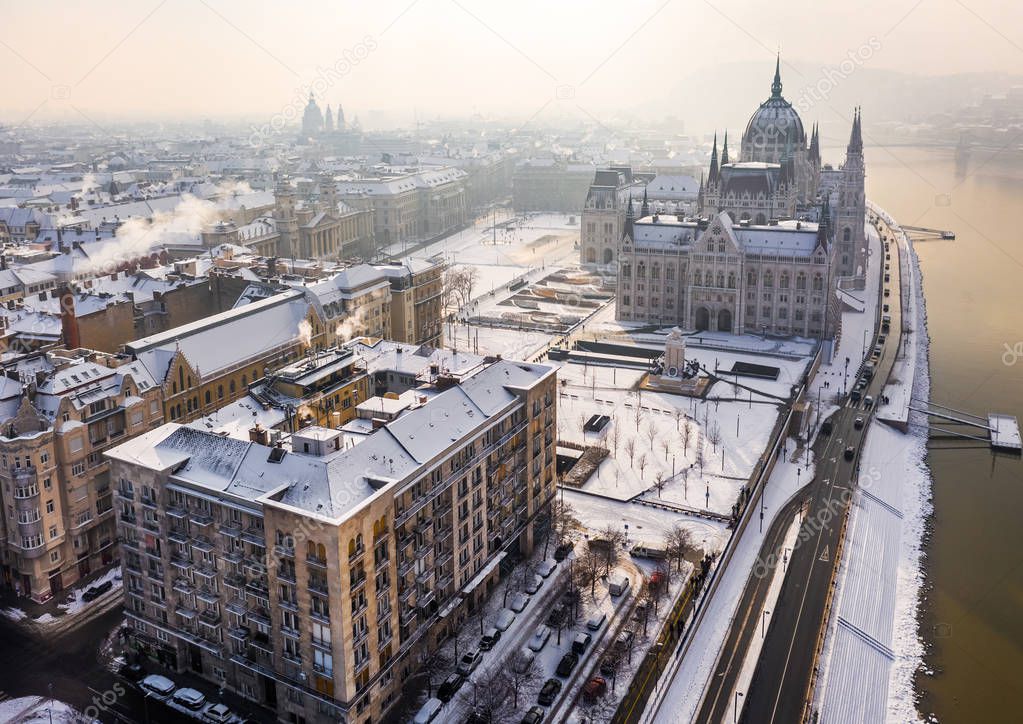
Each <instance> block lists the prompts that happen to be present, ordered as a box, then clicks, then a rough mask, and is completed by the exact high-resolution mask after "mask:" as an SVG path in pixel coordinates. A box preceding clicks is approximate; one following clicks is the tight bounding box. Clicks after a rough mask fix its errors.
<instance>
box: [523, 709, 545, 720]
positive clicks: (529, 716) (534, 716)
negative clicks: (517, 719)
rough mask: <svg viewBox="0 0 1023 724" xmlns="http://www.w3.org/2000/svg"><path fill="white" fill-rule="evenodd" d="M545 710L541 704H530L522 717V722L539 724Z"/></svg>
mask: <svg viewBox="0 0 1023 724" xmlns="http://www.w3.org/2000/svg"><path fill="white" fill-rule="evenodd" d="M546 713H547V710H546V709H544V708H543V707H542V706H531V707H529V711H527V712H526V715H525V716H524V717H522V724H540V722H542V721H543V717H544V715H545V714H546Z"/></svg>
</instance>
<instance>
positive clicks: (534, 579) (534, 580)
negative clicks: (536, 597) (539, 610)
mask: <svg viewBox="0 0 1023 724" xmlns="http://www.w3.org/2000/svg"><path fill="white" fill-rule="evenodd" d="M542 585H543V579H542V578H540V576H528V577H527V578H526V583H525V585H524V586H522V588H523V589H524V590H525V591H526V593H528V594H529V595H530V596H532V595H533V594H534V593H536V592H537V591H539V590H540V586H542Z"/></svg>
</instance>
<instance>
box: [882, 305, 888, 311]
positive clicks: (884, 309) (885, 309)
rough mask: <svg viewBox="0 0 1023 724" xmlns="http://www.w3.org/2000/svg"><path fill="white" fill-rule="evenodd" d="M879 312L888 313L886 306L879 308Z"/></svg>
mask: <svg viewBox="0 0 1023 724" xmlns="http://www.w3.org/2000/svg"><path fill="white" fill-rule="evenodd" d="M881 311H882V312H887V311H889V310H888V305H887V304H886V305H884V306H883V307H881Z"/></svg>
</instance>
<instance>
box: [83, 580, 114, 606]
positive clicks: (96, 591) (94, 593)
mask: <svg viewBox="0 0 1023 724" xmlns="http://www.w3.org/2000/svg"><path fill="white" fill-rule="evenodd" d="M113 587H114V582H113V581H103V583H97V584H96V585H95V586H89V587H88V588H86V589H85V593H83V594H82V600H83V601H85V602H86V603H88V602H89V601H95V600H96V599H97V598H99V597H100V596H102V595H103V594H104V593H106V592H107V591H109V590H110V589H111V588H113Z"/></svg>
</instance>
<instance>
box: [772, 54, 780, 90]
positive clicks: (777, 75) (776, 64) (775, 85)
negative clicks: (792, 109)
mask: <svg viewBox="0 0 1023 724" xmlns="http://www.w3.org/2000/svg"><path fill="white" fill-rule="evenodd" d="M771 97H772V98H781V53H778V57H777V58H776V59H775V61H774V81H773V82H772V83H771Z"/></svg>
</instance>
